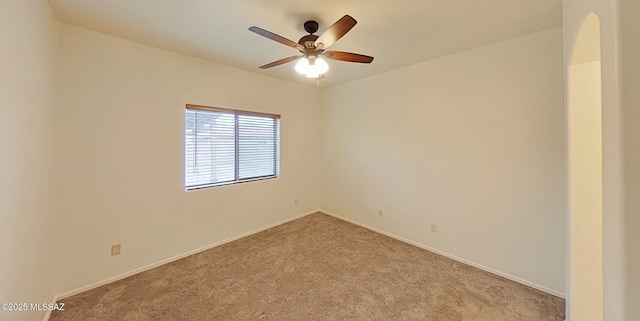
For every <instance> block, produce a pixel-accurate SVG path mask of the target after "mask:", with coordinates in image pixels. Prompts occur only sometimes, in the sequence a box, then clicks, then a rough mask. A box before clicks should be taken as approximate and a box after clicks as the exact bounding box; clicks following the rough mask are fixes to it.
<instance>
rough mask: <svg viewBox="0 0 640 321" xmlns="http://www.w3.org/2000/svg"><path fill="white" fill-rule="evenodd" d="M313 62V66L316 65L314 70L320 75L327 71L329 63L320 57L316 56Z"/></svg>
mask: <svg viewBox="0 0 640 321" xmlns="http://www.w3.org/2000/svg"><path fill="white" fill-rule="evenodd" d="M314 62H315V66H316V72H317V73H318V74H320V75H322V74H324V73H326V72H327V71H329V64H327V62H326V61H325V60H324V59H322V58H316V60H315V61H314Z"/></svg>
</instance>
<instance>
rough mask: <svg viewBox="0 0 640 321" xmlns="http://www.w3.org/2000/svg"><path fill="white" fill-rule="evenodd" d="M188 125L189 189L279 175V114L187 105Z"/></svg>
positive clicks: (186, 124) (187, 172)
mask: <svg viewBox="0 0 640 321" xmlns="http://www.w3.org/2000/svg"><path fill="white" fill-rule="evenodd" d="M185 129H186V131H185V188H186V189H187V190H190V189H196V188H202V187H209V186H216V185H223V184H231V183H239V182H245V181H251V180H256V179H265V178H275V177H278V172H279V159H280V154H279V149H280V148H279V141H280V116H279V115H272V114H263V113H256V112H245V111H240V110H232V109H222V108H214V107H204V106H194V105H187V109H186V116H185Z"/></svg>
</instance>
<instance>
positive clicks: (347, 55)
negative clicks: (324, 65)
mask: <svg viewBox="0 0 640 321" xmlns="http://www.w3.org/2000/svg"><path fill="white" fill-rule="evenodd" d="M324 56H325V58H327V59H333V60H340V61H348V62H359V63H364V64H370V63H371V62H372V61H373V57H371V56H365V55H361V54H357V53H352V52H344V51H325V52H324Z"/></svg>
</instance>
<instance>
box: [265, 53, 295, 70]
mask: <svg viewBox="0 0 640 321" xmlns="http://www.w3.org/2000/svg"><path fill="white" fill-rule="evenodd" d="M302 57H303V56H291V57H287V58H283V59H280V60H276V61H274V62H272V63H268V64H266V65H263V66H260V69H267V68H271V67H275V66H280V65H282V64H286V63H287V62H292V61H294V60H296V59H299V58H302Z"/></svg>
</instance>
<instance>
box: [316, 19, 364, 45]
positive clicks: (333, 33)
mask: <svg viewBox="0 0 640 321" xmlns="http://www.w3.org/2000/svg"><path fill="white" fill-rule="evenodd" d="M356 23H358V22H357V21H356V19H353V18H352V17H351V16H350V15H345V16H344V17H342V18H340V20H338V21H336V23H334V24H332V25H331V26H330V27H329V28H327V30H325V31H324V32H323V33H322V35H320V37H318V39H316V42H315V45H316V47H319V46H320V44H322V47H321V49H327V48H329V47H330V46H331V45H333V43H335V42H336V41H338V39H340V38H342V36H344V35H345V34H346V33H347V32H349V30H351V28H353V26H355V25H356Z"/></svg>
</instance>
